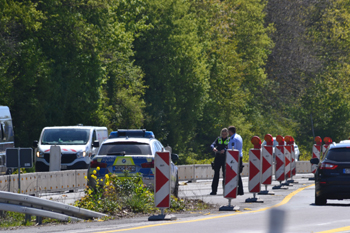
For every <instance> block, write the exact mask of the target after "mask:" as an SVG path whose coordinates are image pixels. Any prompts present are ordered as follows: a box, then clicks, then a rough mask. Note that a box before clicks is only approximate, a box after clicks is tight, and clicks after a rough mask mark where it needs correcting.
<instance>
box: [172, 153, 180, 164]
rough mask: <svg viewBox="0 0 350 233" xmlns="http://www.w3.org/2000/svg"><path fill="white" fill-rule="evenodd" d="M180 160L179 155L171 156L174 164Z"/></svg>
mask: <svg viewBox="0 0 350 233" xmlns="http://www.w3.org/2000/svg"><path fill="white" fill-rule="evenodd" d="M178 159H179V156H178V155H177V154H171V160H172V161H173V162H176V161H177V160H178Z"/></svg>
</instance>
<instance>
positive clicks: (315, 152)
mask: <svg viewBox="0 0 350 233" xmlns="http://www.w3.org/2000/svg"><path fill="white" fill-rule="evenodd" d="M320 154H321V146H320V145H317V144H314V145H313V146H312V158H318V159H319V158H320ZM316 170H317V164H312V165H311V172H312V173H314V174H315V173H316Z"/></svg>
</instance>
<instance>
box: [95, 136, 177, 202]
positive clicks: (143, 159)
mask: <svg viewBox="0 0 350 233" xmlns="http://www.w3.org/2000/svg"><path fill="white" fill-rule="evenodd" d="M162 150H165V148H164V146H163V145H162V144H161V143H160V142H159V141H158V140H157V139H156V138H155V136H154V134H153V132H152V131H146V130H118V131H113V132H111V134H110V135H109V139H107V140H105V141H104V142H102V144H101V146H100V149H99V151H98V153H97V155H96V156H95V157H94V158H93V160H92V161H91V163H90V166H89V170H88V174H89V185H91V186H92V185H93V179H91V175H92V174H93V171H94V170H96V174H95V175H96V176H97V177H98V178H100V179H101V178H102V179H103V178H104V177H105V175H106V174H109V173H112V174H116V175H118V176H124V174H125V172H124V171H125V170H127V171H128V174H129V176H133V175H135V174H137V173H140V174H141V175H142V180H143V183H144V184H146V185H147V186H149V187H151V188H152V187H153V185H154V157H155V154H156V152H157V151H162ZM177 159H178V155H177V154H171V160H172V162H171V168H170V169H171V172H170V173H171V182H170V184H171V192H172V193H173V194H174V195H175V196H177V195H178V190H179V183H178V180H179V179H178V169H177V166H175V164H174V163H173V161H176V160H177ZM97 167H99V168H100V169H99V170H97V169H96V168H97Z"/></svg>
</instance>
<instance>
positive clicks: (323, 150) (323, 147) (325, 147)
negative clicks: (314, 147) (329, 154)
mask: <svg viewBox="0 0 350 233" xmlns="http://www.w3.org/2000/svg"><path fill="white" fill-rule="evenodd" d="M328 146H329V144H323V146H322V154H324V153H325V152H326V150H327V148H328Z"/></svg>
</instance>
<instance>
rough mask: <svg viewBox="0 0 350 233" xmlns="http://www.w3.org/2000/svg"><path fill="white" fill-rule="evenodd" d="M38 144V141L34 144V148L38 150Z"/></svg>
mask: <svg viewBox="0 0 350 233" xmlns="http://www.w3.org/2000/svg"><path fill="white" fill-rule="evenodd" d="M38 143H39V142H38V140H34V142H33V147H34V148H37V147H38Z"/></svg>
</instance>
